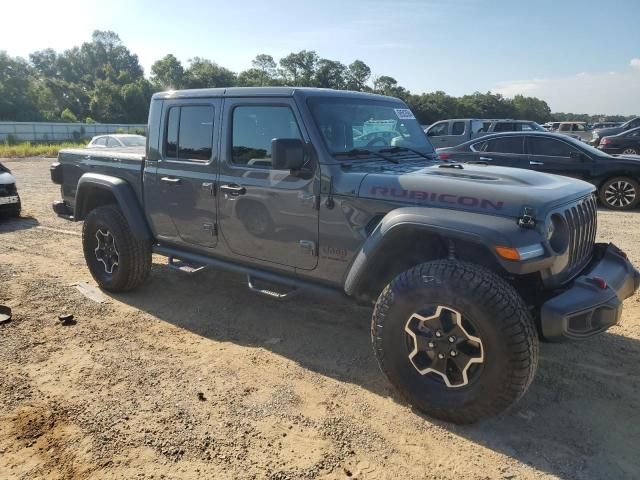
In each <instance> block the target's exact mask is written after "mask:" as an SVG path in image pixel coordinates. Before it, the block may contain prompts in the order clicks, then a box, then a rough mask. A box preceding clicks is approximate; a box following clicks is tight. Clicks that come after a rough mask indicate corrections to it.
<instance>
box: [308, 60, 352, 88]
mask: <svg viewBox="0 0 640 480" xmlns="http://www.w3.org/2000/svg"><path fill="white" fill-rule="evenodd" d="M346 72H347V67H345V66H344V65H343V64H342V63H340V62H336V61H334V60H328V59H326V58H321V59H320V60H318V63H317V66H316V71H315V76H314V81H313V84H314V86H315V87H321V88H335V89H344V88H345V86H346V83H347V82H346V79H345V74H346Z"/></svg>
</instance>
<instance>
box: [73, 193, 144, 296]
mask: <svg viewBox="0 0 640 480" xmlns="http://www.w3.org/2000/svg"><path fill="white" fill-rule="evenodd" d="M82 248H83V250H84V258H85V261H86V262H87V266H88V267H89V271H90V272H91V275H92V276H93V278H94V279H95V281H96V282H97V283H98V285H99V286H100V288H103V289H105V290H108V291H111V292H126V291H129V290H133V289H134V288H136V287H138V286H139V285H140V284H142V283H143V282H144V281H145V280H146V279H147V277H148V276H149V272H150V271H151V245H150V243H149V242H145V241H142V240H139V239H137V238H136V237H135V236H134V235H133V233H132V232H131V229H130V228H129V224H128V223H127V220H126V219H125V218H124V215H123V214H122V212H121V211H120V209H119V208H118V207H117V206H115V205H105V206H102V207H98V208H96V209H95V210H92V211H91V212H90V213H89V215H87V218H86V219H85V221H84V226H83V228H82Z"/></svg>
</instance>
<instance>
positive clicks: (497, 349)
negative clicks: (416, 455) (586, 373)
mask: <svg viewBox="0 0 640 480" xmlns="http://www.w3.org/2000/svg"><path fill="white" fill-rule="evenodd" d="M372 340H373V344H374V350H375V354H376V357H377V359H378V363H379V365H380V368H381V369H382V371H383V373H384V374H385V375H386V376H387V378H388V379H389V381H390V382H391V383H392V384H393V385H394V386H395V387H396V389H397V390H398V391H399V392H400V394H401V395H402V396H403V397H405V398H406V399H407V400H408V402H409V403H410V404H412V405H413V406H415V407H416V408H418V409H420V410H422V411H423V412H425V413H426V414H427V415H430V416H432V417H435V418H439V419H442V420H446V421H449V422H453V423H473V422H476V421H478V420H481V419H483V418H486V417H490V416H492V415H495V414H497V413H499V412H501V411H502V410H504V409H506V408H507V407H508V406H509V405H511V404H512V403H514V402H515V401H516V400H518V399H519V398H520V397H521V396H522V395H523V394H524V392H525V391H526V390H527V388H528V387H529V384H530V383H531V381H532V380H533V377H534V374H535V370H536V366H537V363H538V336H537V333H536V329H535V326H534V323H533V321H532V319H531V317H530V315H529V313H528V311H527V308H526V305H525V304H524V302H523V301H522V299H521V297H520V296H519V295H518V293H517V292H516V291H515V290H514V289H513V287H511V286H510V285H509V284H508V283H507V282H505V281H504V280H503V279H502V278H500V277H498V276H497V275H496V274H494V273H493V272H491V271H489V270H487V269H485V268H483V267H480V266H477V265H474V264H470V263H464V262H458V261H453V260H441V261H434V262H429V263H424V264H422V265H419V266H417V267H414V268H412V269H410V270H408V271H406V272H404V273H402V274H400V275H399V276H398V277H396V278H395V279H394V280H393V281H392V282H391V283H390V284H389V285H388V286H387V287H386V288H385V290H384V291H383V292H382V294H381V295H380V297H379V298H378V301H377V303H376V306H375V309H374V313H373V319H372Z"/></svg>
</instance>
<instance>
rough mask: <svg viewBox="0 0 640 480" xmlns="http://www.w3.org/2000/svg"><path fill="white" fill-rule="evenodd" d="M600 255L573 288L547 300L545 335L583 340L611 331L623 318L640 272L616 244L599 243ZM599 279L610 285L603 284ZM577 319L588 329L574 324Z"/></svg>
mask: <svg viewBox="0 0 640 480" xmlns="http://www.w3.org/2000/svg"><path fill="white" fill-rule="evenodd" d="M594 256H595V257H596V258H599V260H598V261H596V262H595V263H594V264H592V265H591V266H589V267H587V269H586V270H585V271H584V272H583V273H582V274H581V275H580V276H578V277H577V278H576V279H575V280H574V281H573V282H571V284H570V285H569V288H567V289H565V290H563V291H562V292H561V293H559V294H558V295H557V296H555V297H553V298H552V299H550V300H548V301H546V302H545V303H544V304H543V305H542V307H541V309H540V323H541V325H540V326H541V330H542V334H543V336H544V338H545V339H547V340H550V341H564V340H581V339H583V338H588V337H591V336H593V335H596V334H598V333H601V332H603V331H605V330H607V329H608V328H609V327H611V326H613V325H615V324H617V323H618V321H619V320H620V315H621V314H622V301H623V300H624V299H626V298H629V297H630V296H631V295H633V294H634V293H635V291H636V290H637V289H638V286H639V285H640V272H638V271H637V270H636V269H635V268H634V267H633V265H632V264H631V262H629V260H628V259H627V258H626V256H624V255H623V254H622V253H621V251H620V249H618V247H616V246H615V245H613V244H608V245H607V244H602V243H600V244H596V247H595V250H594ZM599 279H602V280H604V281H605V282H606V287H605V288H602V285H599V281H600V280H599ZM573 319H576V320H579V321H580V322H581V323H584V328H580V329H576V328H575V327H572V326H571V323H572V322H571V321H572V320H573Z"/></svg>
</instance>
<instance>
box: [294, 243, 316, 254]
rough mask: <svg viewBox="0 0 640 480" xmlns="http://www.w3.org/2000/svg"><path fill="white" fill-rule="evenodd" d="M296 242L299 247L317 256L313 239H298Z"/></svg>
mask: <svg viewBox="0 0 640 480" xmlns="http://www.w3.org/2000/svg"><path fill="white" fill-rule="evenodd" d="M298 244H299V245H300V248H301V249H303V250H305V251H307V252H309V253H310V254H311V255H312V256H314V257H315V256H317V254H318V252H317V249H316V242H314V241H313V240H300V241H299V242H298Z"/></svg>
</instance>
